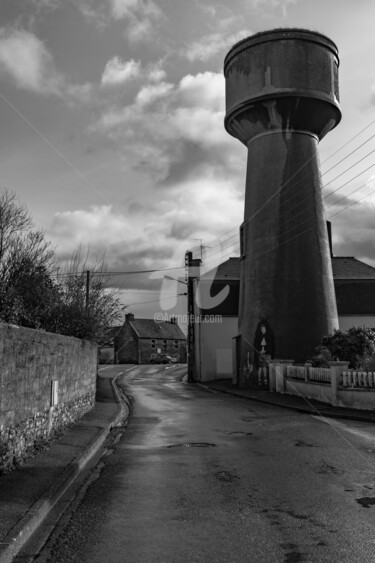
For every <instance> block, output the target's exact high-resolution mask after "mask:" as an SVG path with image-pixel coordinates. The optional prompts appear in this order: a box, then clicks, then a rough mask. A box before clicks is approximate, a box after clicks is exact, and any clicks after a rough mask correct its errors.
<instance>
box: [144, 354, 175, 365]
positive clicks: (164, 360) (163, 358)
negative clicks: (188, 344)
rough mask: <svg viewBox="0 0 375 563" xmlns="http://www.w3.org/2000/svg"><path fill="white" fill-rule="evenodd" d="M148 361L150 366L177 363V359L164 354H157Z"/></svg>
mask: <svg viewBox="0 0 375 563" xmlns="http://www.w3.org/2000/svg"><path fill="white" fill-rule="evenodd" d="M150 361H151V363H152V364H175V363H176V362H177V358H174V357H173V356H167V355H166V354H159V355H155V356H153V357H152V358H151V360H150Z"/></svg>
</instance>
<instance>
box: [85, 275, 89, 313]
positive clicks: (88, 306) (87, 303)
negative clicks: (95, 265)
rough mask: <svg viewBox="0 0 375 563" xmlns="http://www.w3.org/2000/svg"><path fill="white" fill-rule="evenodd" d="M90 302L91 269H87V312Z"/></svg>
mask: <svg viewBox="0 0 375 563" xmlns="http://www.w3.org/2000/svg"><path fill="white" fill-rule="evenodd" d="M89 302H90V270H86V307H85V308H86V313H87V311H88V310H89Z"/></svg>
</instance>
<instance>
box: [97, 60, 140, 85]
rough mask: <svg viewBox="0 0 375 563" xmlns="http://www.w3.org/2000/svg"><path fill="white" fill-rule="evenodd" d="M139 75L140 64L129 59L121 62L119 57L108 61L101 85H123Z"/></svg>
mask: <svg viewBox="0 0 375 563" xmlns="http://www.w3.org/2000/svg"><path fill="white" fill-rule="evenodd" d="M140 73H141V63H140V62H139V61H135V60H134V59H131V60H129V61H122V60H121V59H120V57H113V58H112V59H110V60H109V61H108V62H107V64H106V66H105V69H104V72H103V75H102V80H101V83H102V85H103V86H108V85H117V84H123V83H124V82H127V81H129V80H131V79H133V78H137V77H138V76H139V75H140Z"/></svg>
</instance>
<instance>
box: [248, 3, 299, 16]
mask: <svg viewBox="0 0 375 563" xmlns="http://www.w3.org/2000/svg"><path fill="white" fill-rule="evenodd" d="M296 3H297V0H251V4H252V6H253V8H255V9H259V8H261V9H263V10H267V9H270V10H275V9H277V8H281V11H282V14H283V17H284V18H285V17H286V16H287V10H288V7H289V6H290V5H292V4H296Z"/></svg>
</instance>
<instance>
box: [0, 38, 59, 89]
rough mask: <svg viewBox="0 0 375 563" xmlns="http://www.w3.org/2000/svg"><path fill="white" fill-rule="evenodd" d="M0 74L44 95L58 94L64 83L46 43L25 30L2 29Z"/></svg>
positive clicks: (19, 85) (23, 87)
mask: <svg viewBox="0 0 375 563" xmlns="http://www.w3.org/2000/svg"><path fill="white" fill-rule="evenodd" d="M0 72H2V73H3V74H6V75H7V76H8V77H10V78H11V79H13V80H14V81H15V83H16V85H17V86H18V87H19V88H22V89H26V90H33V91H35V92H40V93H54V94H57V93H58V92H59V88H60V86H61V82H62V77H61V76H60V75H59V74H58V73H57V72H56V70H55V68H54V64H53V59H52V56H51V55H50V53H49V52H48V50H47V48H46V46H45V45H44V43H43V42H42V41H41V40H40V39H38V38H37V37H36V36H35V35H34V34H32V33H30V32H29V31H26V30H24V29H5V28H2V29H0Z"/></svg>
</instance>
